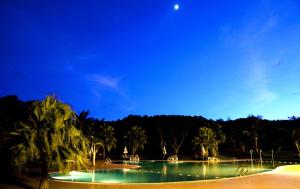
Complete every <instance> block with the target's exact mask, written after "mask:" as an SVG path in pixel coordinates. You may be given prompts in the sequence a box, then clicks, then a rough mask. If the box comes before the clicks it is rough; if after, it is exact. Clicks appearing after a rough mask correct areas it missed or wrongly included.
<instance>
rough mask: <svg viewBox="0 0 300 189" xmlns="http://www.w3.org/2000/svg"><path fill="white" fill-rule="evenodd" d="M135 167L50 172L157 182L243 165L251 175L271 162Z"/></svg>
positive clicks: (213, 174)
mask: <svg viewBox="0 0 300 189" xmlns="http://www.w3.org/2000/svg"><path fill="white" fill-rule="evenodd" d="M139 165H140V166H141V167H140V168H137V169H109V170H94V171H93V170H90V171H71V172H70V173H66V174H63V173H51V174H50V177H51V178H53V179H58V180H64V181H76V182H98V183H160V182H180V181H195V180H208V179H219V178H228V177H235V176H237V175H240V173H239V172H237V171H236V170H237V169H238V168H239V167H241V166H244V167H245V170H246V169H247V170H248V171H247V172H246V171H244V173H243V174H246V175H250V174H255V173H260V172H265V171H270V170H272V169H273V167H272V165H271V164H263V166H261V165H260V164H254V166H253V168H252V166H251V164H250V163H249V162H239V163H237V162H235V163H228V162H227V163H207V162H206V163H203V162H201V163H198V162H184V163H178V164H176V163H175V164H174V163H167V162H158V161H155V162H153V161H142V162H140V163H139Z"/></svg>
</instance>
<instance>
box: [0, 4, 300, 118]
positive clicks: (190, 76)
mask: <svg viewBox="0 0 300 189" xmlns="http://www.w3.org/2000/svg"><path fill="white" fill-rule="evenodd" d="M176 9H177V10H176ZM12 94H15V95H17V96H18V97H19V98H20V99H21V100H33V99H43V98H44V97H45V96H46V95H48V94H55V95H56V96H57V97H58V98H59V99H61V100H62V101H64V102H66V103H69V104H71V105H72V107H73V108H74V110H75V111H76V112H79V111H81V110H87V109H89V110H90V115H91V116H94V117H96V118H105V119H106V120H115V119H121V118H123V117H125V116H127V115H129V114H139V115H158V114H180V115H202V116H204V117H206V118H211V119H218V118H223V119H227V118H231V119H235V118H240V117H246V116H248V115H250V114H253V115H262V116H263V117H264V118H267V119H287V118H288V116H292V115H295V116H300V1H298V0H281V1H271V0H249V1H241V0H228V1H223V0H222V1H221V0H219V1H217V0H206V1H204V0H181V1H180V0H179V1H167V0H135V1H129V0H128V1H126V0H98V1H77V0H72V1H71V0H70V1H67V0H62V1H61V0H57V1H54V0H48V1H45V0H39V1H31V0H28V1H25V0H18V1H17V0H2V1H1V2H0V96H5V95H12Z"/></svg>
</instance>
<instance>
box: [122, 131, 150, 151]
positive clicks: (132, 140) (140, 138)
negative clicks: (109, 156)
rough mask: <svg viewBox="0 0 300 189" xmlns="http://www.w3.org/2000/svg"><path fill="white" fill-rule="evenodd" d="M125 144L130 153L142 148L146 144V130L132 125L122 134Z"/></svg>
mask: <svg viewBox="0 0 300 189" xmlns="http://www.w3.org/2000/svg"><path fill="white" fill-rule="evenodd" d="M124 140H125V144H127V146H128V147H129V149H131V151H132V155H135V153H136V151H137V150H143V149H144V146H145V145H146V144H147V135H146V131H145V130H144V129H142V128H141V127H139V126H133V127H131V128H130V130H129V131H128V132H127V134H126V135H125V136H124Z"/></svg>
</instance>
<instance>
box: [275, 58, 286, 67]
mask: <svg viewBox="0 0 300 189" xmlns="http://www.w3.org/2000/svg"><path fill="white" fill-rule="evenodd" d="M283 62H284V61H283V59H281V60H279V61H278V62H276V63H275V64H274V65H273V68H278V67H279V66H280V65H281V64H283Z"/></svg>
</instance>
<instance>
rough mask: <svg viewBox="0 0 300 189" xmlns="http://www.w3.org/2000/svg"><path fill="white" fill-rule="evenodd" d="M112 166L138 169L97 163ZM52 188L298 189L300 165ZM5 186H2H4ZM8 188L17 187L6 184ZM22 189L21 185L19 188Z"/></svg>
mask: <svg viewBox="0 0 300 189" xmlns="http://www.w3.org/2000/svg"><path fill="white" fill-rule="evenodd" d="M100 168H101V169H106V168H107V169H110V168H135V167H134V166H130V165H120V164H105V163H98V164H97V167H96V169H100ZM23 180H24V182H26V183H30V184H29V185H30V186H31V187H32V188H37V186H38V180H37V179H29V180H27V181H26V178H24V179H23ZM49 186H50V189H66V188H70V189H100V188H101V189H112V188H114V189H127V188H128V189H142V188H146V189H162V188H163V189H168V188H170V189H177V188H178V189H181V188H184V189H192V188H193V189H195V188H196V189H197V188H199V189H220V188H222V189H248V188H249V189H253V188H255V189H299V188H300V165H288V166H282V167H279V168H277V169H275V170H273V171H271V172H266V173H260V174H256V175H249V176H243V177H234V178H225V179H216V180H201V181H190V182H176V183H147V184H108V183H103V184H102V183H96V184H90V183H72V182H63V181H56V180H52V179H49ZM2 187H3V185H2V186H1V185H0V188H2ZM5 188H18V187H12V186H5ZM20 188H21V187H20Z"/></svg>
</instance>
